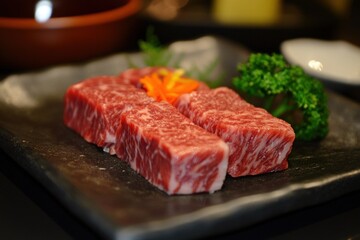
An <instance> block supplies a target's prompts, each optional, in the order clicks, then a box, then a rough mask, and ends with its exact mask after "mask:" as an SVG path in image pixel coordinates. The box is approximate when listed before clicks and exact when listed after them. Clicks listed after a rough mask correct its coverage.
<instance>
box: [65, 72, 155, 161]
mask: <svg viewBox="0 0 360 240" xmlns="http://www.w3.org/2000/svg"><path fill="white" fill-rule="evenodd" d="M152 101H154V100H153V99H151V98H149V97H148V96H147V95H146V93H145V92H144V91H142V90H140V89H137V88H135V87H134V86H132V85H129V84H123V83H121V81H119V79H118V78H116V77H111V76H108V77H106V76H101V77H95V78H90V79H87V80H85V81H83V82H80V83H78V84H75V85H73V86H71V87H70V88H69V89H68V90H67V92H66V95H65V112H64V122H65V124H66V125H67V126H68V127H69V128H72V129H74V130H75V131H76V132H78V133H79V134H80V135H81V136H82V137H83V138H84V139H85V140H86V141H88V142H91V143H94V144H96V145H97V146H99V147H102V148H104V151H106V152H109V153H110V154H115V152H114V150H113V148H114V143H115V142H116V138H115V132H116V129H117V128H118V125H119V118H120V115H121V114H122V113H124V112H126V111H128V110H129V109H131V108H133V107H135V106H145V105H146V104H148V103H149V102H152Z"/></svg>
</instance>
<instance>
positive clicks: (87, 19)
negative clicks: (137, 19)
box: [0, 0, 141, 29]
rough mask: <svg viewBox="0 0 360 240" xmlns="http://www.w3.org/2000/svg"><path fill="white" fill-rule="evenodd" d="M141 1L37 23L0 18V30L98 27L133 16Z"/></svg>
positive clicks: (132, 0)
mask: <svg viewBox="0 0 360 240" xmlns="http://www.w3.org/2000/svg"><path fill="white" fill-rule="evenodd" d="M140 1H141V0H128V2H127V3H125V5H122V6H120V7H118V8H115V9H111V10H108V11H103V12H98V13H91V14H85V15H79V16H66V17H56V18H50V19H49V20H48V21H46V22H43V23H39V22H37V21H36V20H35V19H32V18H7V17H0V28H9V29H10V28H11V29H49V28H50V29H52V28H55V29H56V28H74V27H83V26H90V25H99V24H103V23H107V22H112V21H114V20H119V19H123V18H126V17H129V16H131V15H134V14H135V13H137V12H138V11H139V10H140V6H141V3H140Z"/></svg>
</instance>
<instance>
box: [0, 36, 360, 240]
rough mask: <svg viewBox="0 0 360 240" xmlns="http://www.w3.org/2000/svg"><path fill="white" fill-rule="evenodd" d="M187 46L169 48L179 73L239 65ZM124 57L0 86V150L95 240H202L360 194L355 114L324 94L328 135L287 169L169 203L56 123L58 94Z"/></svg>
mask: <svg viewBox="0 0 360 240" xmlns="http://www.w3.org/2000/svg"><path fill="white" fill-rule="evenodd" d="M187 44H189V42H185V43H179V44H178V45H177V46H176V47H175V48H174V49H175V50H176V49H178V50H179V49H187V50H188V52H187V53H186V54H185V58H184V62H183V63H182V64H183V65H184V67H186V66H189V65H192V64H195V63H196V62H198V63H204V62H206V61H210V60H209V59H212V57H214V56H215V57H217V58H219V59H220V63H221V64H220V65H219V69H218V70H219V71H220V70H225V71H226V72H228V73H229V74H230V76H232V74H235V73H234V70H235V66H236V63H237V62H239V61H243V60H244V59H245V57H246V52H244V51H243V49H241V48H238V47H236V46H233V45H231V44H229V43H228V42H224V41H223V40H219V39H214V38H210V37H207V38H202V39H198V40H196V41H195V42H190V45H187ZM179 46H180V47H179ZM189 46H192V47H190V48H189ZM194 49H196V50H194ZM127 57H131V58H132V59H133V61H134V62H136V61H139V55H138V54H131V55H128V56H124V54H119V55H114V56H110V57H107V58H104V59H99V60H97V61H93V62H90V63H86V64H83V65H77V66H62V67H56V68H53V69H48V70H45V71H42V72H36V73H26V74H22V75H13V76H9V77H8V78H6V79H4V81H2V82H1V83H0V147H1V148H2V149H3V150H4V151H5V152H6V153H7V154H9V155H10V156H11V157H12V158H13V159H14V161H16V162H17V163H18V164H19V165H20V166H22V167H23V168H24V169H25V170H26V171H27V172H28V173H30V174H31V175H32V176H33V177H34V178H35V179H37V180H38V181H39V182H40V183H41V184H43V185H44V186H45V188H47V189H48V190H49V192H50V193H51V194H53V195H54V196H55V197H56V198H57V199H58V200H59V201H60V202H61V203H63V204H64V206H65V207H66V208H67V209H69V210H70V211H71V212H73V213H74V214H75V215H77V216H78V217H79V218H80V219H82V220H83V221H84V223H86V224H87V225H89V226H90V227H91V228H92V229H94V230H95V231H97V232H99V234H101V235H102V236H104V237H106V238H109V239H169V238H173V239H189V238H196V237H205V236H209V235H212V234H217V233H222V232H226V231H230V230H234V229H240V228H242V227H245V226H249V225H252V224H255V223H258V222H260V221H263V220H266V219H269V218H272V217H275V216H279V215H281V214H284V213H286V212H289V211H294V210H298V209H301V208H304V207H308V206H312V205H315V204H319V203H323V202H325V201H328V200H331V199H334V198H336V197H339V196H342V195H344V194H346V193H350V192H352V191H355V190H359V189H360V121H359V120H360V106H359V105H358V104H356V103H353V102H351V101H349V100H347V99H344V98H342V97H340V96H338V95H336V94H333V93H329V107H330V111H331V114H330V132H329V135H328V136H327V138H326V139H324V140H323V141H320V142H312V143H300V142H296V143H295V145H294V148H293V152H292V154H291V156H290V159H289V162H290V168H289V169H288V170H286V171H283V172H278V173H270V174H265V175H261V176H253V177H243V178H239V179H232V178H230V177H228V178H227V179H226V181H225V184H224V187H223V189H222V190H221V191H219V192H216V193H214V194H195V195H190V196H167V195H166V194H164V193H163V192H161V191H159V190H158V189H156V188H155V187H153V186H152V185H150V184H149V183H148V182H147V181H146V180H144V179H143V178H142V177H141V176H139V175H137V174H136V173H135V172H134V171H133V170H131V169H130V168H129V167H128V166H127V165H126V164H124V163H123V162H122V161H120V160H119V159H117V158H116V157H113V156H109V155H108V154H106V153H104V152H102V151H101V150H100V149H98V148H97V147H95V146H94V145H91V144H88V143H86V142H85V141H84V140H83V139H82V138H81V137H79V136H78V135H77V134H76V133H74V132H72V131H71V130H69V129H67V128H66V127H65V126H64V125H63V123H62V109H63V105H62V104H63V103H62V96H63V94H64V91H65V89H66V87H67V86H68V85H70V84H71V83H73V82H76V81H79V80H81V79H83V78H85V77H89V76H93V75H101V74H116V73H117V72H119V71H121V70H123V69H124V68H126V67H127V62H126V58H127ZM190 63H191V64H190ZM196 64H197V63H196Z"/></svg>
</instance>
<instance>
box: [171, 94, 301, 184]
mask: <svg viewBox="0 0 360 240" xmlns="http://www.w3.org/2000/svg"><path fill="white" fill-rule="evenodd" d="M175 106H176V107H177V109H178V110H179V111H180V112H181V113H183V114H184V115H185V116H187V117H189V118H190V119H191V120H192V121H193V122H194V123H196V124H197V125H199V126H201V127H203V128H204V129H206V130H208V131H209V132H211V133H215V134H216V135H218V136H219V137H221V138H222V139H223V140H224V141H225V142H226V143H227V144H228V145H229V148H230V156H229V166H228V173H229V174H230V175H231V176H233V177H238V176H244V175H256V174H262V173H266V172H272V171H279V170H284V169H286V168H287V167H288V162H287V158H288V155H289V154H290V152H291V149H292V144H293V141H294V139H295V134H294V131H293V129H292V128H291V126H290V125H289V124H288V123H286V122H285V121H283V120H281V119H278V118H275V117H273V116H272V115H271V114H269V113H268V112H266V111H265V110H264V109H260V108H256V107H254V106H252V105H251V104H249V103H247V102H245V101H244V100H242V99H241V98H240V96H239V95H238V94H236V93H235V92H234V91H232V90H230V89H228V88H226V87H221V88H218V89H215V90H210V91H198V92H192V93H190V94H184V95H182V96H180V97H179V99H178V100H177V102H176V103H175Z"/></svg>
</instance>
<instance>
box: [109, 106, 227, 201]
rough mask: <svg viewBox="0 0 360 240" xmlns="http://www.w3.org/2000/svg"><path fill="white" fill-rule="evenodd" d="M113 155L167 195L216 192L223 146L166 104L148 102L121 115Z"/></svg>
mask: <svg viewBox="0 0 360 240" xmlns="http://www.w3.org/2000/svg"><path fill="white" fill-rule="evenodd" d="M116 138H117V139H118V140H117V143H116V146H115V150H116V154H117V155H118V157H119V158H121V159H124V160H125V161H127V162H128V163H129V164H130V166H131V167H132V168H133V169H134V170H136V171H137V172H139V173H140V174H141V175H142V176H144V177H145V178H146V179H147V180H148V181H149V182H151V183H152V184H153V185H155V186H157V187H158V188H160V189H162V190H163V191H165V192H167V193H168V194H189V193H197V192H210V193H212V192H214V191H216V190H219V189H220V188H221V187H222V185H223V181H224V179H225V176H226V171H227V165H228V146H227V145H226V144H225V143H224V142H223V141H222V140H221V139H220V138H219V137H217V136H216V135H214V134H211V133H209V132H207V131H206V130H204V129H203V128H201V127H199V126H197V125H195V124H194V123H192V122H191V120H190V119H188V118H186V117H185V116H183V115H182V114H181V113H179V112H178V111H177V109H176V108H175V107H173V106H172V105H170V104H169V103H167V102H152V103H150V104H148V105H147V106H146V107H145V108H134V109H132V110H130V111H128V112H127V113H126V114H123V115H122V116H121V127H120V128H118V131H117V133H116Z"/></svg>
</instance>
